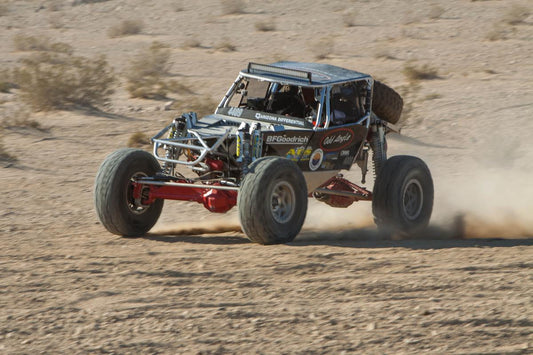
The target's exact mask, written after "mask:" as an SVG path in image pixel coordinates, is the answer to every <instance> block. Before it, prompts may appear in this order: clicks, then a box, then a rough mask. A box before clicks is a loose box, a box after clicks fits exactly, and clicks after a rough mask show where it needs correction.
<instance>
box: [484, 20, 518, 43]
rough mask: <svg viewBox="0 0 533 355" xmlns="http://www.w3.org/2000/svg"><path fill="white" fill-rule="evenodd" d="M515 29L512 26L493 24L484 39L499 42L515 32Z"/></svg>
mask: <svg viewBox="0 0 533 355" xmlns="http://www.w3.org/2000/svg"><path fill="white" fill-rule="evenodd" d="M515 31H516V30H515V28H514V27H512V26H505V25H502V24H495V25H494V27H492V29H491V30H490V31H489V32H487V34H486V35H485V39H487V40H489V41H500V40H505V39H507V38H508V37H509V36H510V35H512V34H513V32H515Z"/></svg>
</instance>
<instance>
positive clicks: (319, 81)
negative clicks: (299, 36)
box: [242, 61, 370, 85]
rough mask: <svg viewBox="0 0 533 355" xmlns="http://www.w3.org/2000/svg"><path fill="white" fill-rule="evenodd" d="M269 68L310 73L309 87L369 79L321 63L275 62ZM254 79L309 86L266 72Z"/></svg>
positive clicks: (246, 71) (258, 74) (305, 82)
mask: <svg viewBox="0 0 533 355" xmlns="http://www.w3.org/2000/svg"><path fill="white" fill-rule="evenodd" d="M270 66H273V67H278V68H284V69H294V70H299V71H304V72H310V73H311V80H312V81H311V85H328V84H334V83H338V82H344V81H351V80H357V79H363V78H369V77H370V75H368V74H363V73H359V72H357V71H354V70H349V69H345V68H341V67H337V66H335V65H330V64H321V63H303V62H287V61H283V62H276V63H273V64H270ZM242 73H244V74H247V73H248V70H247V69H245V70H243V71H242ZM253 75H254V76H256V77H262V78H265V79H268V80H272V81H279V80H283V79H285V80H284V81H287V82H292V83H294V84H297V85H309V82H308V81H307V80H302V79H300V78H297V77H291V76H285V75H282V74H279V73H266V72H260V73H258V72H255V73H253Z"/></svg>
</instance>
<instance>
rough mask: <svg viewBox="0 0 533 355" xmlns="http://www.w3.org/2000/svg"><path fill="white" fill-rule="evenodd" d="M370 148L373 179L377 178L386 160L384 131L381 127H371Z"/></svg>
mask: <svg viewBox="0 0 533 355" xmlns="http://www.w3.org/2000/svg"><path fill="white" fill-rule="evenodd" d="M370 148H372V165H373V166H374V178H377V177H378V175H379V172H380V171H381V168H383V165H384V164H385V161H386V160H387V144H386V141H385V131H384V129H383V126H373V127H372V137H371V139H370Z"/></svg>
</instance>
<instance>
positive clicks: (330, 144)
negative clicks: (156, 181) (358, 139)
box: [320, 128, 354, 152]
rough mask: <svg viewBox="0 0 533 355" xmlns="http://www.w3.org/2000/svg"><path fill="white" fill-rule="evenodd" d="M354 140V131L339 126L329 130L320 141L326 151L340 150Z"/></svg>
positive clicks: (321, 146)
mask: <svg viewBox="0 0 533 355" xmlns="http://www.w3.org/2000/svg"><path fill="white" fill-rule="evenodd" d="M353 140H354V135H353V132H352V131H350V130H349V129H347V128H339V129H336V130H333V131H331V132H329V133H328V134H327V135H326V136H325V137H324V138H322V141H321V142H320V148H322V149H323V150H324V151H326V152H327V151H332V150H339V149H343V148H346V147H348V146H349V145H350V144H351V143H352V142H353Z"/></svg>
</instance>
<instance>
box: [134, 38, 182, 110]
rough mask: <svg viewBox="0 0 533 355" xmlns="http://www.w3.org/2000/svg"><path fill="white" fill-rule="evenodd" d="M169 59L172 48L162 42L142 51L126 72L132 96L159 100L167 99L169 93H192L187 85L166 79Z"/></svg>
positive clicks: (154, 43) (169, 64)
mask: <svg viewBox="0 0 533 355" xmlns="http://www.w3.org/2000/svg"><path fill="white" fill-rule="evenodd" d="M169 59H170V48H169V47H168V46H167V45H165V44H163V43H160V42H153V43H152V44H151V45H150V47H148V48H145V49H143V50H141V51H140V52H139V53H138V54H137V55H136V56H135V57H134V58H133V59H132V60H131V61H130V63H129V66H128V69H127V70H126V72H125V77H126V80H127V85H126V89H127V90H128V92H129V93H130V96H131V97H141V98H146V99H157V98H164V97H166V95H167V93H168V92H185V93H188V92H190V90H189V89H188V88H187V87H186V86H185V85H183V84H181V83H179V82H177V81H176V80H169V79H167V78H165V77H166V76H168V74H169V73H168V71H169V70H170V67H171V63H169Z"/></svg>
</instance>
